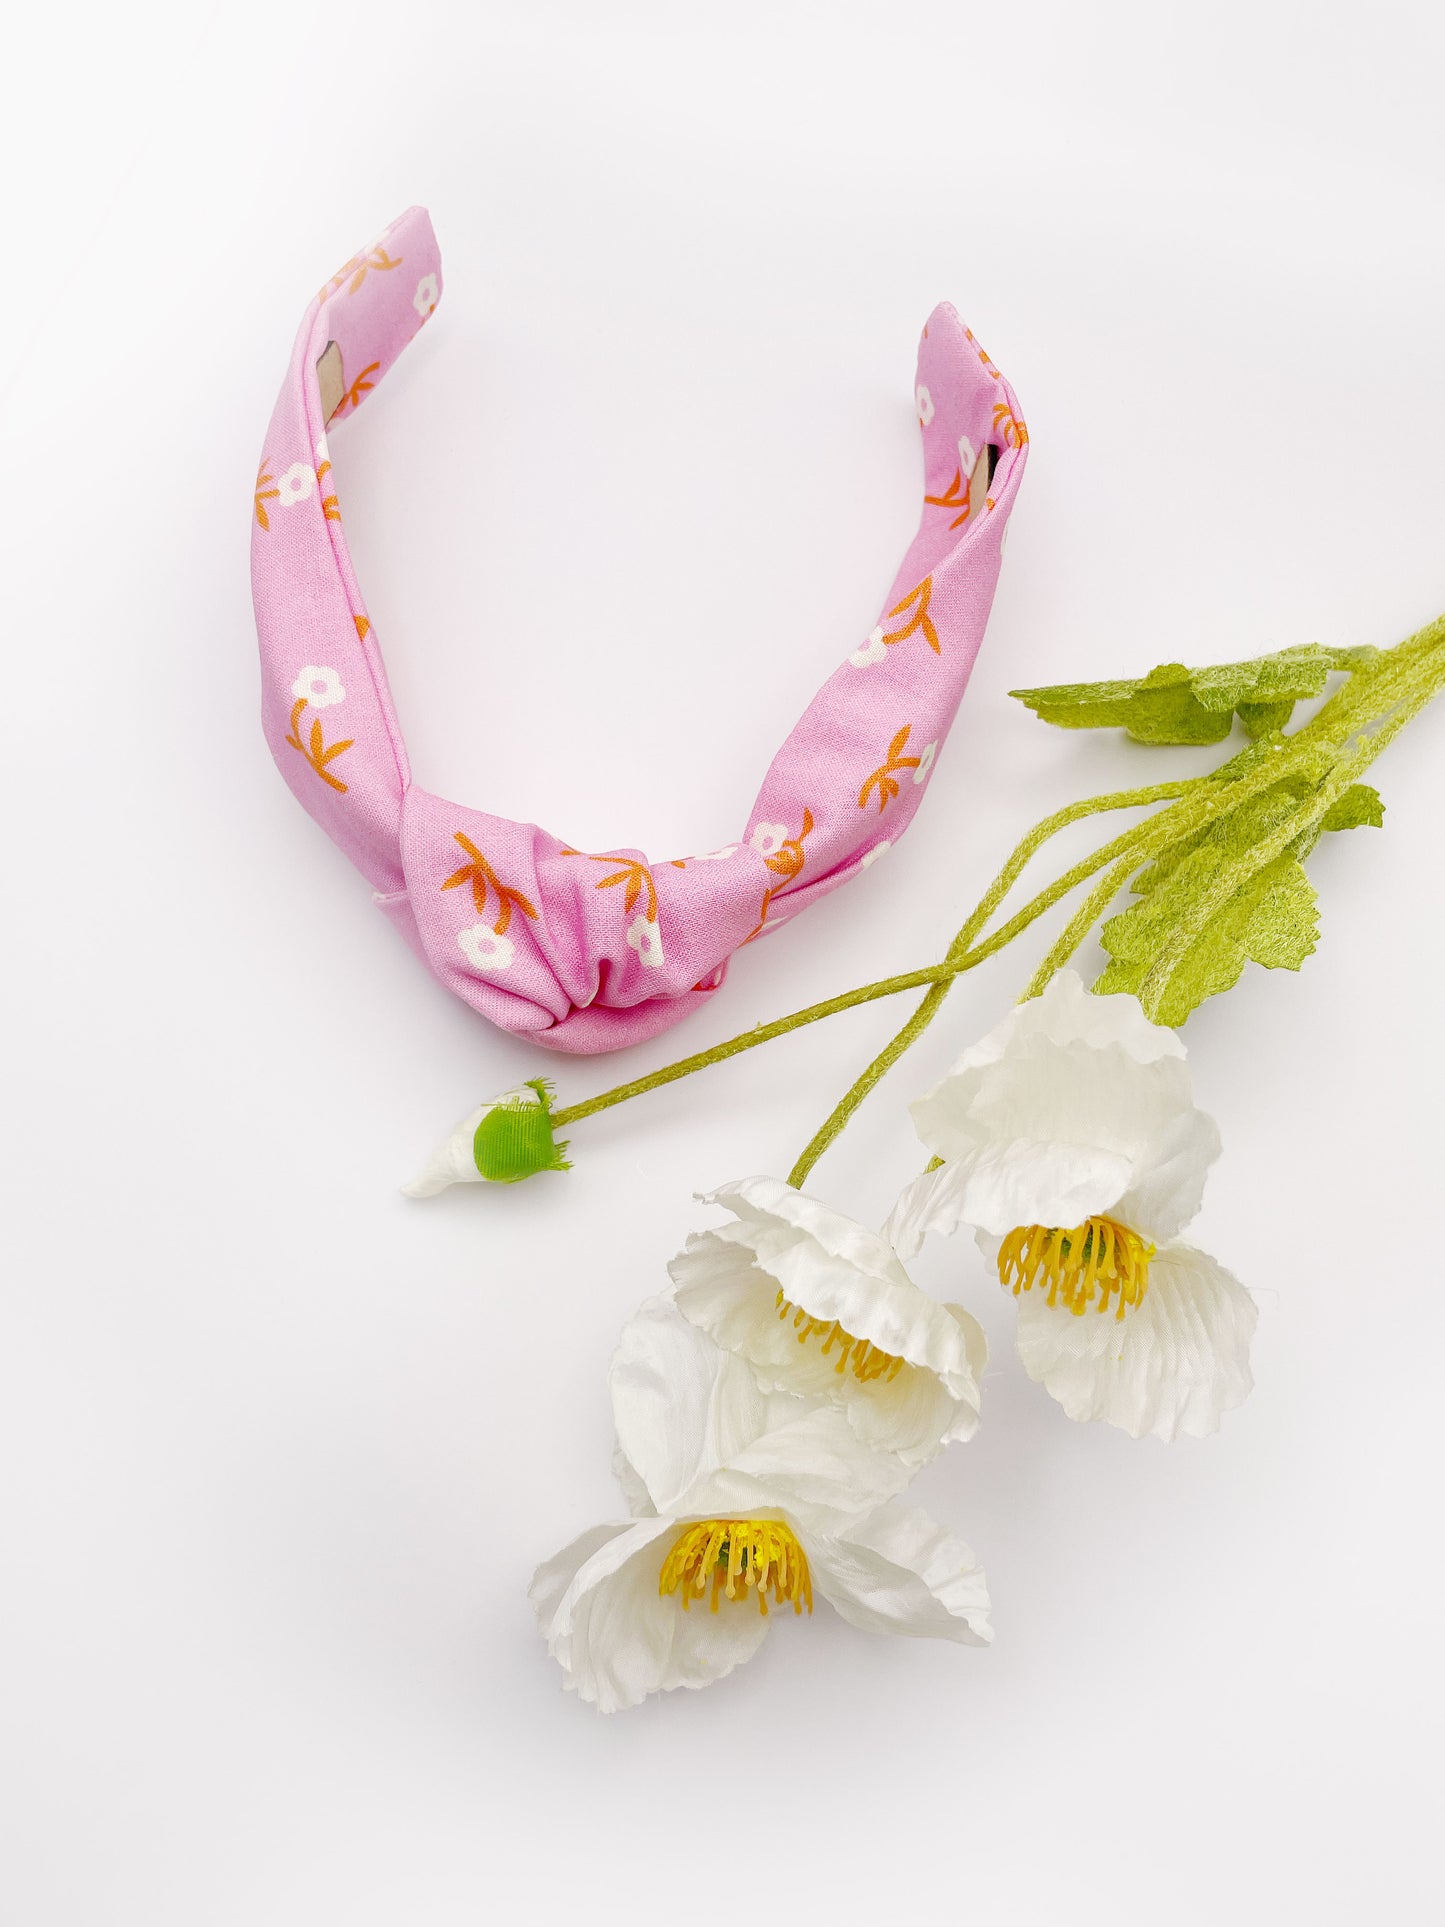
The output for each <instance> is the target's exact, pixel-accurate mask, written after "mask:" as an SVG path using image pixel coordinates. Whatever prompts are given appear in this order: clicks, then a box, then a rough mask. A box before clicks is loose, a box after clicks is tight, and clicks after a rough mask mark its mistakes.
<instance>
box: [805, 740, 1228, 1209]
mask: <svg viewBox="0 0 1445 1927" xmlns="http://www.w3.org/2000/svg"><path fill="white" fill-rule="evenodd" d="M1212 781H1213V779H1212V778H1210V777H1195V778H1190V779H1187V780H1184V781H1181V782H1177V783H1156V784H1154V785H1152V786H1150V787H1149V788H1147V789H1136V790H1118V791H1115V792H1113V793H1112V794H1110V795H1107V796H1099V797H1093V798H1091V799H1090V801H1089V802H1087V803H1083V804H1072V805H1070V807H1069V808H1068V809H1064V810H1060V811H1058V812H1057V813H1056V814H1055V815H1054V816H1051V817H1046V818H1045V819H1044V821H1043V822H1042V823H1039V824H1037V825H1036V826H1035V828H1034V829H1033V830H1031V831H1030V832H1029V834H1028V836H1026V837H1025V838H1024V840H1023V841H1022V842H1021V843H1020V844H1019V846H1018V848H1017V849H1016V850H1015V851H1014V853H1013V855H1012V856H1011V857H1010V858H1009V860H1008V862H1007V863H1006V864H1005V865H1004V867H1003V868H1002V870H1000V871H999V873H998V875H997V876H996V877H995V878H994V880H993V882H992V883H991V884H990V885H989V887H988V889H987V890H986V891H985V892H984V894H983V896H982V897H981V898H980V899H979V902H978V905H977V907H976V908H975V909H974V911H973V913H972V914H971V915H970V917H969V919H968V921H967V922H966V923H965V924H964V926H963V928H962V929H961V930H960V931H959V933H958V935H957V936H956V937H955V938H954V940H953V942H952V943H951V944H950V945H949V948H948V953H947V959H948V960H950V961H952V960H955V959H957V958H966V959H967V965H966V967H967V968H970V969H971V968H972V967H973V965H974V964H978V963H982V962H983V960H984V958H985V957H986V956H992V955H993V953H994V951H995V950H1001V949H1002V948H1003V946H1004V944H1006V943H1010V942H1012V940H1013V938H1014V937H1016V936H1017V935H1018V934H1019V932H1020V931H1021V930H1023V929H1026V928H1027V926H1028V925H1029V924H1030V923H1032V922H1033V921H1034V919H1035V917H1039V916H1042V915H1043V913H1044V911H1045V910H1048V909H1050V908H1051V907H1052V906H1053V904H1054V903H1056V902H1057V901H1058V899H1059V898H1060V897H1061V896H1063V895H1065V894H1066V893H1067V892H1068V891H1069V890H1071V889H1073V888H1074V886H1075V885H1076V884H1077V883H1080V882H1082V881H1083V880H1084V878H1085V877H1088V876H1092V875H1093V873H1094V871H1095V870H1097V869H1098V868H1099V867H1100V866H1101V865H1102V864H1104V863H1107V862H1109V861H1110V859H1111V857H1112V856H1113V855H1114V853H1115V852H1116V851H1118V850H1120V849H1122V848H1124V847H1126V846H1127V845H1128V844H1130V843H1131V842H1133V841H1134V840H1135V839H1136V838H1137V837H1138V836H1139V834H1140V828H1139V826H1136V827H1135V828H1134V829H1132V830H1126V831H1125V832H1124V834H1123V835H1122V836H1120V837H1116V838H1114V840H1113V842H1111V843H1108V844H1106V845H1105V846H1104V848H1103V849H1102V850H1096V851H1095V852H1094V854H1093V855H1092V856H1091V857H1086V858H1085V859H1084V860H1083V862H1082V863H1077V864H1075V865H1074V867H1073V869H1072V870H1069V871H1067V872H1066V873H1065V874H1064V876H1062V877H1060V878H1059V879H1058V881H1057V882H1055V883H1053V884H1051V885H1050V886H1049V888H1048V889H1047V890H1044V891H1041V892H1040V894H1039V895H1038V896H1037V897H1035V898H1034V900H1033V901H1032V902H1031V903H1029V904H1027V905H1026V906H1025V908H1024V909H1023V910H1021V911H1020V912H1019V914H1018V915H1017V916H1016V917H1014V918H1013V919H1012V920H1011V922H1009V923H1008V924H1006V925H1005V926H1004V928H1003V929H1002V930H1000V931H999V932H998V933H997V934H996V935H995V936H994V937H992V938H990V940H989V941H988V943H986V944H983V945H980V946H979V948H978V949H977V950H975V951H970V950H969V945H970V944H971V943H972V941H973V939H974V937H975V936H976V935H977V934H978V932H979V931H980V930H981V929H982V928H983V926H984V924H985V923H987V921H988V919H989V918H990V917H991V916H992V915H993V913H994V911H995V910H996V909H997V908H998V906H999V904H1000V903H1002V901H1003V899H1004V898H1005V897H1006V896H1007V895H1008V892H1009V890H1010V889H1011V888H1012V886H1013V884H1014V883H1015V882H1016V881H1017V879H1018V877H1019V875H1020V873H1021V872H1022V870H1023V868H1024V866H1025V864H1026V863H1027V862H1028V861H1029V858H1030V857H1031V856H1032V855H1033V854H1034V852H1035V851H1036V850H1037V849H1038V848H1039V847H1040V846H1041V845H1042V844H1043V843H1044V842H1045V841H1046V840H1047V839H1048V838H1049V837H1050V836H1052V835H1053V834H1054V833H1055V832H1056V831H1057V830H1061V829H1063V828H1064V827H1065V826H1066V825H1067V824H1069V823H1075V822H1078V821H1079V820H1080V819H1081V818H1082V817H1085V816H1092V815H1095V814H1097V813H1099V812H1101V811H1103V810H1111V809H1132V808H1138V807H1142V806H1143V805H1146V804H1149V803H1158V802H1163V801H1166V800H1169V799H1178V798H1179V797H1181V796H1185V795H1187V794H1188V793H1190V792H1191V791H1193V790H1195V789H1199V788H1203V787H1205V786H1208V785H1209V784H1210V783H1211V782H1212ZM962 967H964V966H960V969H961V968H962ZM954 974H958V973H954ZM953 981H954V977H953V975H950V976H949V977H947V978H945V979H941V980H940V981H939V982H937V983H935V984H934V985H933V986H932V987H931V989H930V990H929V991H928V993H927V995H926V996H925V997H924V998H923V999H922V1000H921V1001H920V1003H919V1005H918V1008H917V1009H916V1010H915V1011H914V1013H913V1015H912V1016H911V1017H910V1018H909V1020H908V1022H907V1023H906V1024H905V1025H904V1026H903V1028H902V1030H900V1031H898V1032H897V1033H896V1034H895V1035H894V1036H893V1037H892V1038H890V1039H889V1041H888V1042H887V1043H886V1044H885V1045H884V1047H883V1049H882V1050H881V1051H879V1053H878V1055H877V1056H876V1057H875V1058H873V1060H872V1061H871V1063H869V1064H868V1065H867V1066H866V1068H865V1069H864V1070H863V1071H862V1073H861V1074H860V1075H859V1076H858V1077H857V1078H855V1079H854V1081H853V1083H852V1084H850V1085H849V1087H848V1089H847V1090H846V1091H845V1092H844V1093H843V1095H842V1097H840V1098H839V1100H838V1102H837V1103H836V1104H835V1105H834V1106H833V1108H832V1110H831V1111H830V1112H829V1113H828V1115H827V1117H825V1118H824V1120H823V1122H822V1123H821V1124H820V1125H819V1126H818V1128H817V1130H816V1131H815V1132H814V1133H813V1135H812V1137H811V1138H809V1140H808V1142H807V1144H806V1145H805V1146H804V1147H803V1150H802V1153H801V1155H800V1156H799V1158H798V1161H797V1163H796V1164H795V1165H794V1166H793V1168H792V1170H791V1171H790V1172H789V1173H788V1183H789V1184H791V1185H792V1186H793V1187H794V1189H795V1190H796V1189H798V1188H799V1187H800V1186H801V1185H802V1183H803V1181H804V1180H805V1179H806V1177H807V1175H808V1173H809V1172H810V1171H811V1170H812V1168H813V1166H814V1165H815V1164H816V1163H817V1162H818V1159H819V1158H820V1157H822V1155H823V1153H824V1152H825V1151H826V1150H827V1148H828V1146H829V1145H830V1144H831V1143H832V1142H833V1140H834V1138H835V1137H837V1135H838V1133H839V1132H840V1131H841V1130H842V1129H843V1127H844V1125H845V1124H846V1123H847V1122H848V1120H849V1118H850V1117H852V1115H853V1113H854V1112H855V1111H856V1110H857V1108H858V1106H859V1105H860V1104H861V1103H862V1102H863V1100H864V1098H866V1097H867V1095H868V1093H869V1092H870V1091H871V1090H872V1089H873V1088H874V1086H875V1085H876V1084H878V1083H879V1081H880V1080H881V1079H882V1078H884V1077H886V1076H887V1074H888V1072H889V1071H890V1070H891V1069H892V1068H893V1066H894V1065H895V1064H896V1063H897V1062H898V1060H899V1058H900V1057H902V1056H903V1054H904V1052H905V1051H907V1050H908V1049H910V1048H911V1047H912V1045H914V1044H915V1043H917V1041H918V1039H919V1038H920V1037H921V1036H922V1035H923V1033H924V1031H926V1030H927V1028H928V1026H929V1025H930V1024H931V1023H932V1022H933V1020H934V1018H935V1017H936V1016H937V1015H938V1012H939V1010H940V1009H941V1007H942V1004H943V1000H944V998H945V997H946V996H947V995H948V993H949V990H950V989H951V988H952V985H953Z"/></svg>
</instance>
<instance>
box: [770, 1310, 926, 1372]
mask: <svg viewBox="0 0 1445 1927" xmlns="http://www.w3.org/2000/svg"><path fill="white" fill-rule="evenodd" d="M777 1304H778V1316H779V1318H787V1317H788V1316H789V1314H790V1313H791V1315H792V1320H793V1329H794V1330H795V1331H796V1332H797V1334H798V1343H799V1344H800V1345H806V1344H807V1342H808V1340H809V1339H810V1338H820V1339H821V1340H822V1341H823V1344H822V1349H823V1350H824V1352H831V1351H832V1349H833V1347H834V1346H835V1345H836V1346H837V1347H838V1362H837V1364H836V1365H835V1366H834V1367H833V1370H834V1371H835V1372H837V1373H838V1374H839V1375H840V1376H841V1374H842V1373H844V1372H847V1371H851V1372H852V1374H853V1376H854V1378H856V1379H857V1380H858V1381H859V1383H860V1384H862V1385H866V1384H867V1383H868V1382H869V1380H870V1379H874V1378H887V1379H894V1378H897V1376H898V1374H899V1373H900V1372H901V1371H902V1370H903V1360H902V1359H901V1358H895V1357H894V1355H893V1353H892V1352H881V1351H879V1349H878V1347H877V1346H876V1345H871V1344H869V1342H868V1340H867V1339H866V1338H855V1337H854V1336H853V1334H852V1332H846V1331H844V1329H843V1327H842V1326H841V1325H840V1324H839V1323H838V1321H837V1319H836V1318H814V1316H813V1315H812V1313H811V1312H807V1311H804V1310H803V1308H802V1307H801V1306H800V1305H795V1304H794V1303H793V1301H792V1299H791V1298H785V1297H784V1295H783V1293H782V1292H781V1291H780V1292H779V1293H778V1299H777Z"/></svg>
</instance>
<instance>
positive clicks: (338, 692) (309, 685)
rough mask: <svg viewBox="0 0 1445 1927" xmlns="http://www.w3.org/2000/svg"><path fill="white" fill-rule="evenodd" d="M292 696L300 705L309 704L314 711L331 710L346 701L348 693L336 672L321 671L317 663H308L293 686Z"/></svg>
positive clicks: (331, 670)
mask: <svg viewBox="0 0 1445 1927" xmlns="http://www.w3.org/2000/svg"><path fill="white" fill-rule="evenodd" d="M291 694H292V695H293V696H294V697H295V698H296V700H297V702H298V703H309V704H310V705H311V707H312V708H313V709H330V708H331V706H332V704H333V703H344V702H345V701H346V691H345V689H344V688H343V687H342V685H341V678H340V676H338V675H337V673H336V671H335V670H334V669H320V668H318V667H317V666H316V664H315V663H308V664H307V666H306V668H305V669H303V670H302V671H301V674H300V675H299V676H298V677H297V678H296V680H295V682H293V683H292V685H291Z"/></svg>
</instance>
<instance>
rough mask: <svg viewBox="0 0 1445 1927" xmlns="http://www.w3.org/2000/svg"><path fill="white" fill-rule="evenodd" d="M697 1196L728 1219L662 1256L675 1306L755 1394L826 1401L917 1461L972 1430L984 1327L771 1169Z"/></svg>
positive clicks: (866, 1437) (870, 1435) (866, 1436)
mask: <svg viewBox="0 0 1445 1927" xmlns="http://www.w3.org/2000/svg"><path fill="white" fill-rule="evenodd" d="M704 1202H705V1203H708V1204H722V1205H725V1206H726V1207H727V1209H728V1210H729V1211H731V1212H732V1213H733V1215H734V1217H735V1218H736V1220H737V1222H736V1223H735V1224H726V1225H722V1226H721V1227H719V1228H718V1229H717V1230H712V1231H701V1232H697V1233H695V1234H694V1235H693V1236H692V1237H690V1238H689V1239H688V1241H687V1249H686V1250H685V1251H682V1252H680V1253H679V1254H678V1256H677V1257H676V1258H674V1259H673V1261H672V1263H671V1264H670V1265H669V1266H668V1270H669V1272H670V1273H671V1275H672V1281H673V1284H674V1286H675V1287H676V1292H675V1296H676V1300H677V1305H678V1309H679V1310H680V1311H681V1312H683V1314H684V1315H685V1316H686V1317H688V1318H690V1319H691V1320H692V1321H693V1323H694V1324H695V1325H699V1326H701V1327H702V1329H703V1330H704V1331H705V1332H706V1333H707V1334H708V1336H709V1337H710V1338H712V1339H713V1340H715V1341H716V1343H717V1344H719V1345H721V1346H722V1347H723V1348H724V1350H726V1351H730V1352H736V1353H738V1355H739V1356H740V1357H742V1358H744V1359H746V1360H747V1362H748V1364H749V1365H750V1366H751V1367H752V1370H753V1372H754V1374H755V1375H756V1377H757V1379H758V1382H759V1383H760V1384H761V1386H762V1387H763V1389H764V1390H765V1391H785V1392H796V1393H798V1394H800V1395H801V1396H804V1397H816V1396H822V1397H825V1398H828V1399H830V1400H832V1401H833V1402H834V1403H836V1404H838V1405H840V1406H841V1407H842V1408H843V1410H844V1411H845V1412H846V1413H847V1415H848V1419H849V1421H850V1423H851V1424H852V1426H853V1429H854V1430H855V1431H856V1432H857V1434H858V1436H859V1437H860V1438H861V1439H862V1440H863V1441H864V1443H865V1444H868V1445H871V1446H874V1447H875V1448H877V1449H879V1450H883V1451H889V1452H895V1453H897V1454H898V1456H899V1458H901V1459H902V1460H903V1462H904V1463H905V1464H906V1465H908V1466H910V1467H914V1468H916V1467H917V1466H920V1465H922V1464H923V1463H924V1462H925V1461H926V1460H928V1459H931V1458H933V1457H934V1456H935V1454H936V1453H938V1452H939V1451H941V1450H942V1448H943V1447H944V1446H945V1445H947V1444H948V1443H949V1442H950V1441H951V1440H953V1439H968V1438H972V1436H973V1434H974V1433H975V1431H977V1429H978V1416H979V1377H980V1375H981V1373H982V1371H983V1365H984V1359H985V1357H986V1354H987V1346H986V1344H985V1341H984V1336H983V1332H982V1330H981V1328H980V1327H979V1325H978V1323H977V1322H976V1320H974V1319H973V1318H972V1317H970V1315H969V1314H968V1313H967V1312H966V1311H964V1310H963V1309H962V1307H961V1306H958V1305H940V1304H939V1303H938V1302H937V1301H936V1300H935V1299H932V1298H930V1297H929V1296H928V1294H927V1293H926V1292H923V1291H920V1290H919V1288H918V1286H917V1285H915V1284H914V1282H913V1280H912V1279H911V1278H910V1277H909V1276H908V1273H907V1272H906V1271H905V1270H904V1269H903V1266H902V1264H901V1263H900V1261H899V1259H898V1255H897V1253H896V1252H895V1251H894V1250H893V1248H892V1246H891V1245H889V1244H887V1243H886V1242H885V1241H884V1240H883V1239H882V1238H881V1237H879V1235H878V1233H877V1232H876V1231H869V1230H867V1229H866V1228H865V1227H864V1226H863V1225H861V1224H856V1223H855V1222H854V1221H853V1219H852V1218H847V1217H844V1215H843V1214H842V1212H840V1211H833V1210H830V1209H829V1207H828V1206H827V1205H825V1204H820V1203H819V1202H818V1201H817V1199H816V1198H809V1197H805V1196H804V1195H803V1193H802V1192H800V1191H795V1190H794V1189H793V1187H792V1186H791V1185H788V1184H784V1183H783V1182H782V1181H781V1180H780V1179H778V1178H744V1179H743V1180H742V1181H741V1182H740V1183H737V1184H725V1185H723V1186H721V1187H720V1189H718V1190H717V1191H714V1192H712V1193H710V1194H709V1196H708V1197H707V1198H705V1199H704Z"/></svg>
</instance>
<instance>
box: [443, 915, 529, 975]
mask: <svg viewBox="0 0 1445 1927" xmlns="http://www.w3.org/2000/svg"><path fill="white" fill-rule="evenodd" d="M457 942H458V943H459V944H460V945H461V947H462V951H463V953H464V954H465V956H466V959H467V962H468V963H469V964H470V965H471V966H472V968H473V969H474V970H483V971H487V972H491V971H495V970H506V969H507V968H508V967H509V965H510V964H511V961H512V959H513V957H515V956H516V954H517V947H516V945H515V944H514V943H513V942H512V939H511V938H510V937H504V936H498V934H497V932H496V931H495V930H494V929H493V928H492V926H491V925H490V924H489V923H474V924H472V925H470V927H469V928H467V929H466V930H459V931H458V932H457Z"/></svg>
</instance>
